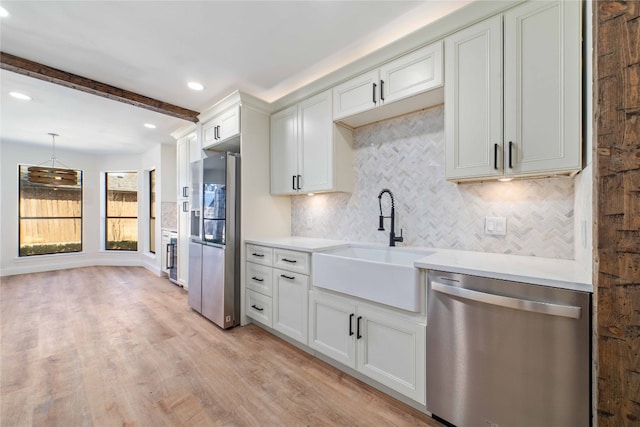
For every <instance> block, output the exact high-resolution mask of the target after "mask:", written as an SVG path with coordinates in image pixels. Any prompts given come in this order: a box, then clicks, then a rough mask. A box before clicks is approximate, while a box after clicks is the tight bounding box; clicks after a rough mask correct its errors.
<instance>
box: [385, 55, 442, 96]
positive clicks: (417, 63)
mask: <svg viewBox="0 0 640 427" xmlns="http://www.w3.org/2000/svg"><path fill="white" fill-rule="evenodd" d="M441 85H442V42H438V43H434V44H432V45H430V46H427V47H423V48H422V49H418V50H416V51H415V52H412V53H409V54H408V55H404V56H402V57H400V58H398V59H396V60H395V61H391V62H388V63H386V64H384V65H383V66H382V67H380V87H379V90H380V101H382V102H383V103H389V102H394V101H398V100H400V99H403V98H407V97H409V96H412V95H415V94H417V93H421V92H424V91H426V90H429V89H433V88H434V87H438V86H441Z"/></svg>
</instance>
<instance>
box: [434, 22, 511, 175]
mask: <svg viewBox="0 0 640 427" xmlns="http://www.w3.org/2000/svg"><path fill="white" fill-rule="evenodd" d="M444 49H445V73H446V78H445V80H446V84H445V87H444V105H445V136H446V174H447V178H448V179H452V178H469V177H478V176H483V177H488V176H496V177H499V176H502V174H503V168H502V129H503V124H502V123H503V122H502V110H503V109H502V16H496V17H493V18H491V19H488V20H486V21H483V22H480V23H478V24H476V25H473V26H471V27H469V28H466V29H464V30H462V31H459V32H457V33H455V34H453V35H452V36H450V37H447V38H446V39H445V42H444Z"/></svg>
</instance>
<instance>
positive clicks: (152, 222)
mask: <svg viewBox="0 0 640 427" xmlns="http://www.w3.org/2000/svg"><path fill="white" fill-rule="evenodd" d="M149 252H151V253H154V254H155V253H156V170H155V169H153V170H150V171H149Z"/></svg>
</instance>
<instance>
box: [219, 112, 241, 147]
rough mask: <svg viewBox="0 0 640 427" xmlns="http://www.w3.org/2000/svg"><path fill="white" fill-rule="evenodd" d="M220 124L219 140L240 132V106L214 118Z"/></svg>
mask: <svg viewBox="0 0 640 427" xmlns="http://www.w3.org/2000/svg"><path fill="white" fill-rule="evenodd" d="M214 121H215V122H216V123H217V125H218V126H220V127H219V128H218V141H219V142H220V141H223V140H225V139H228V138H231V137H234V136H236V135H239V134H240V106H239V105H236V106H234V107H231V108H229V109H228V110H227V111H225V112H224V113H222V114H220V115H219V116H218V117H216V118H215V119H214Z"/></svg>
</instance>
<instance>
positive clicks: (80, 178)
mask: <svg viewBox="0 0 640 427" xmlns="http://www.w3.org/2000/svg"><path fill="white" fill-rule="evenodd" d="M30 166H35V165H29V164H24V163H18V248H17V249H18V258H28V257H38V256H47V255H66V254H77V253H81V252H83V251H84V171H83V170H82V169H75V168H65V169H71V170H74V171H76V172H77V173H78V182H79V184H80V216H79V217H76V216H23V215H22V203H21V200H22V194H23V188H22V177H21V168H22V167H25V168H28V167H30ZM27 173H28V172H27ZM40 185H42V186H44V187H47V188H64V187H65V186H57V187H56V186H51V187H48V186H46V185H45V184H40ZM38 219H41V220H51V219H72V220H80V249H79V250H69V251H60V252H45V253H37V254H35V253H34V254H23V253H22V244H21V243H22V227H21V224H22V220H38Z"/></svg>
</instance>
